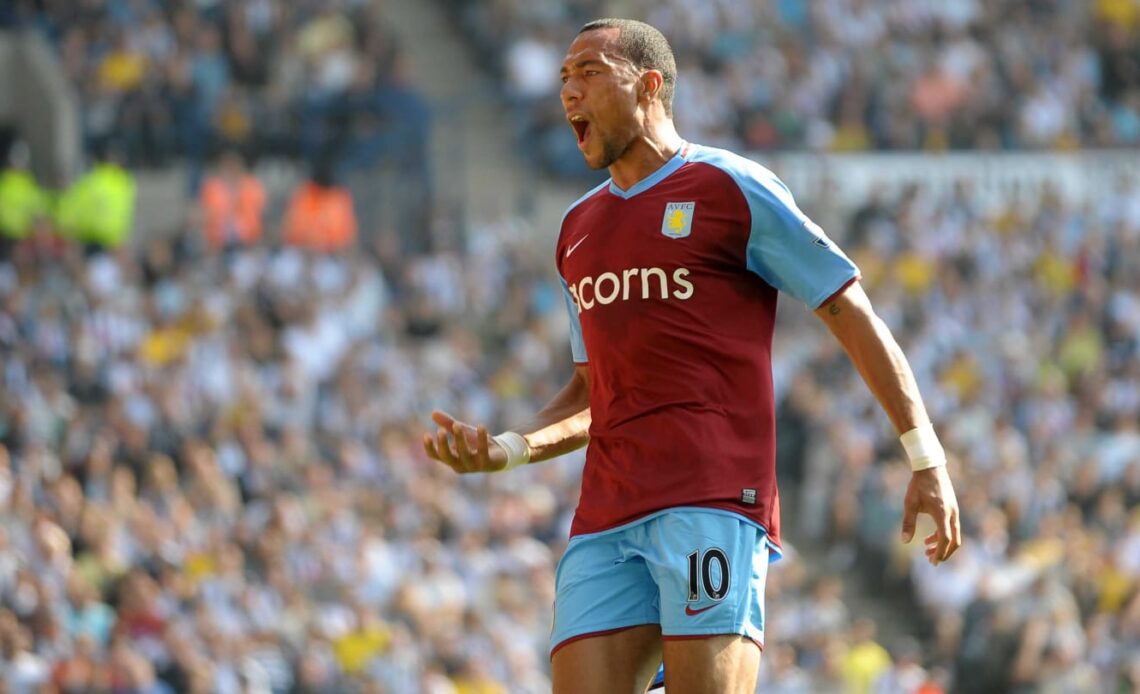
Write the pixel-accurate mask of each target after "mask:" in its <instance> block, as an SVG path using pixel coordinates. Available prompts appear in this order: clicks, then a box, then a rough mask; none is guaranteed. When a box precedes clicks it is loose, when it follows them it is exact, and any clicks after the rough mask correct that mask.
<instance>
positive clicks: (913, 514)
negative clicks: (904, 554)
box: [902, 506, 918, 543]
mask: <svg viewBox="0 0 1140 694" xmlns="http://www.w3.org/2000/svg"><path fill="white" fill-rule="evenodd" d="M917 516H918V512H917V511H916V510H914V509H913V508H911V507H910V506H908V507H907V508H906V510H905V511H904V513H903V522H902V541H903V543H907V542H910V541H911V538H913V537H914V524H915V521H916V520H917Z"/></svg>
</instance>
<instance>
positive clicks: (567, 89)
mask: <svg viewBox="0 0 1140 694" xmlns="http://www.w3.org/2000/svg"><path fill="white" fill-rule="evenodd" d="M559 94H560V95H561V97H562V105H563V106H569V105H571V104H573V103H575V102H577V101H579V100H581V98H582V90H580V89H578V87H577V85H576V84H574V80H566V81H565V82H563V83H562V90H561V91H560V92H559Z"/></svg>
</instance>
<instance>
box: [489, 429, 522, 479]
mask: <svg viewBox="0 0 1140 694" xmlns="http://www.w3.org/2000/svg"><path fill="white" fill-rule="evenodd" d="M491 440H492V441H494V442H495V443H497V444H499V445H500V446H502V447H503V450H504V451H506V452H507V465H506V467H504V468H503V469H502V470H500V471H499V472H506V471H507V470H513V469H514V468H516V467H518V466H519V465H526V464H527V463H529V462H530V444H528V443H527V442H526V439H525V438H523V435H522V434H519V433H517V432H514V431H505V432H503V433H501V434H499V435H498V436H492V437H491Z"/></svg>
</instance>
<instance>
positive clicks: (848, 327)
mask: <svg viewBox="0 0 1140 694" xmlns="http://www.w3.org/2000/svg"><path fill="white" fill-rule="evenodd" d="M815 315H816V316H818V317H819V319H820V320H822V321H823V323H824V325H826V326H827V327H828V329H830V330H831V332H832V333H834V334H835V336H836V337H838V338H839V339H840V341H841V342H843V341H844V338H845V337H850V336H852V335H853V334H854V333H857V332H864V331H865V329H866V328H867V327H868V326H869V324H870V323H871V321H872V320H873V319H874V317H875V310H874V308H873V307H872V306H871V299H870V298H869V297H868V296H867V293H866V292H865V291H863V285H862V284H861V283H860V282H859V280H858V279H856V280H853V281H851V282H848V283H847V285H846V286H844V287H843V289H841V290H839V291H838V292H836V293H835V294H833V295H832V296H831V297H829V298H828V299H827V300H825V301H824V302H823V303H822V304H820V306H819V308H817V309H815Z"/></svg>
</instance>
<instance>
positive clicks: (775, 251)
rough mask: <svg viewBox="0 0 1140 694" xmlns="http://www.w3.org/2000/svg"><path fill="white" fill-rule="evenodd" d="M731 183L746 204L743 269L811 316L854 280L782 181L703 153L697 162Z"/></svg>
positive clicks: (721, 154)
mask: <svg viewBox="0 0 1140 694" xmlns="http://www.w3.org/2000/svg"><path fill="white" fill-rule="evenodd" d="M696 159H697V160H699V161H704V162H707V163H710V164H713V165H714V166H717V167H718V168H720V169H721V170H722V171H724V172H725V173H727V174H728V175H729V176H731V177H732V179H733V180H734V181H736V184H737V185H738V186H739V187H740V190H741V192H742V193H744V197H745V199H746V200H747V201H748V209H749V211H750V212H751V213H752V228H751V229H750V231H749V235H748V246H747V250H746V261H747V266H748V269H749V270H751V271H752V272H754V273H756V274H757V275H759V276H760V277H762V278H763V279H764V281H765V282H767V283H768V284H770V285H772V286H773V287H775V288H776V289H778V290H780V291H782V292H786V293H788V294H791V295H792V296H794V297H796V298H797V299H799V300H800V301H802V302H804V303H805V304H807V305H808V306H810V307H811V308H812V309H813V310H814V309H816V308H819V306H820V305H821V304H822V303H823V302H824V301H826V300H827V299H828V298H829V297H831V296H832V295H834V294H835V293H836V292H838V291H839V290H840V289H842V288H843V287H844V286H845V285H846V284H847V283H849V282H850V281H851V280H853V279H855V278H857V277H859V268H857V267H855V263H853V262H851V259H850V258H848V257H847V256H846V255H845V254H844V253H843V251H842V250H840V249H839V246H837V245H836V244H835V242H834V241H832V240H831V239H829V238H827V234H826V233H824V231H823V229H820V228H819V226H818V225H817V224H816V223H815V222H813V221H811V220H810V219H809V218H808V216H807V215H805V214H804V213H803V212H802V211H800V208H799V207H797V206H796V201H795V200H794V199H793V198H792V194H791V192H790V191H789V190H788V188H787V186H785V185H784V183H783V181H781V180H780V179H779V178H777V177H776V174H774V173H772V172H771V171H769V170H768V169H766V168H765V167H763V166H761V165H760V164H757V163H756V162H754V161H752V160H750V159H746V158H744V157H742V156H740V155H738V154H734V153H732V152H728V151H725V150H718V149H714V148H711V147H702V148H701V149H700V151H699V154H698V156H697V157H696Z"/></svg>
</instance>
